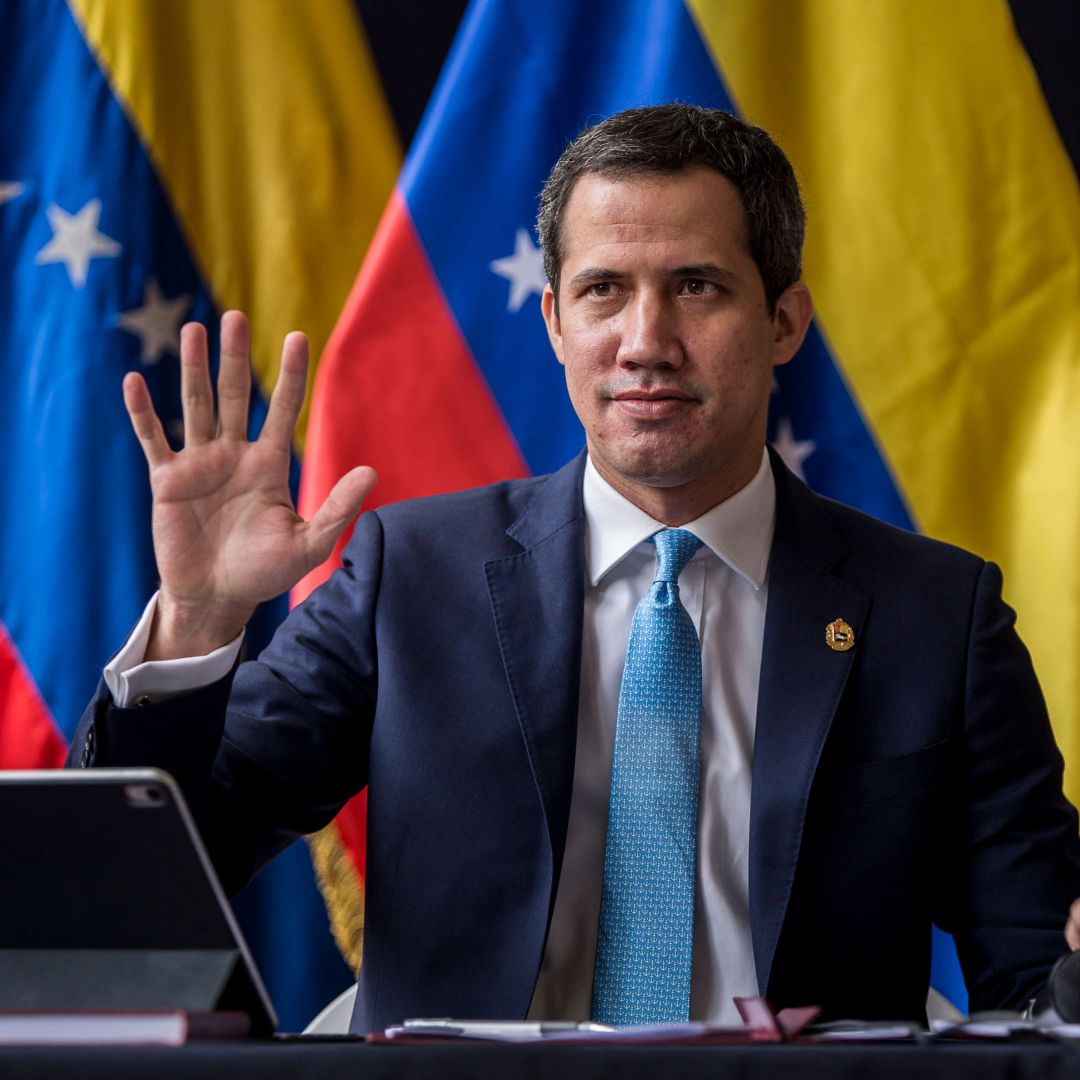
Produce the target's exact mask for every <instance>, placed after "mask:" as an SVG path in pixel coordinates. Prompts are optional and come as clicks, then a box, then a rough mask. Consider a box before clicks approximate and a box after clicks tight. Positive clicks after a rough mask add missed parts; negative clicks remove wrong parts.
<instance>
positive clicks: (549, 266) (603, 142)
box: [536, 104, 806, 310]
mask: <svg viewBox="0 0 1080 1080" xmlns="http://www.w3.org/2000/svg"><path fill="white" fill-rule="evenodd" d="M693 165H704V166H706V167H707V168H710V169H715V170H716V171H717V172H718V173H720V174H722V175H723V176H726V177H727V178H728V179H729V180H730V181H731V182H732V183H733V184H734V185H735V186H736V187H737V188H738V189H739V191H740V192H741V193H742V201H743V207H744V209H745V211H746V221H747V226H748V232H749V243H750V255H751V257H752V258H753V260H754V262H755V263H756V264H757V268H758V271H759V272H760V274H761V280H762V281H763V282H764V284H765V299H766V302H767V303H768V305H769V309H770V310H773V309H774V307H775V305H776V301H777V299H778V298H779V297H780V294H781V293H782V292H783V291H784V290H785V289H786V288H787V287H788V286H789V285H791V284H793V283H794V282H796V281H798V280H799V278H800V277H801V276H802V245H803V237H804V235H805V232H806V210H805V209H804V207H803V203H802V198H801V197H800V195H799V184H798V181H797V180H796V179H795V172H794V170H793V169H792V167H791V163H790V162H789V161H788V159H787V157H786V156H785V155H784V152H783V150H781V149H780V147H779V146H777V145H776V143H775V142H773V140H772V138H771V137H770V136H769V134H768V133H767V132H765V131H763V130H762V129H761V128H759V127H755V126H754V125H753V124H748V123H747V122H746V121H745V120H741V119H740V118H739V117H737V116H733V115H732V114H731V113H728V112H724V111H723V110H722V109H703V108H699V107H698V106H696V105H679V104H673V105H650V106H646V107H644V108H638V109H627V110H625V111H624V112H620V113H616V114H615V115H614V116H611V117H608V119H606V120H602V121H600V123H598V124H594V125H593V126H592V127H588V128H586V129H585V130H584V131H583V132H582V133H581V134H580V135H579V136H578V137H577V138H576V139H574V141H573V142H572V143H570V145H569V146H567V148H566V149H565V150H564V151H563V153H562V156H561V157H560V158H559V160H558V161H557V162H556V163H555V167H554V168H553V169H552V170H551V175H550V176H549V177H548V178H547V182H546V183H545V184H544V188H543V190H542V191H541V192H540V213H539V216H538V217H537V221H536V227H537V232H538V233H539V236H540V243H541V245H542V246H543V249H544V271H545V273H546V274H547V277H548V281H550V282H551V287H552V288H553V289H554V290H555V296H556V301H557V300H558V294H559V273H560V271H561V269H562V262H563V247H562V241H563V235H562V229H563V218H564V216H565V214H566V204H567V202H568V201H569V199H570V193H571V192H572V191H573V189H574V184H575V183H576V182H577V180H578V178H579V177H580V176H582V175H584V174H586V173H599V174H600V175H602V176H607V177H615V178H618V177H620V176H633V175H635V174H640V173H676V172H680V171H681V170H683V169H687V168H690V167H691V166H693Z"/></svg>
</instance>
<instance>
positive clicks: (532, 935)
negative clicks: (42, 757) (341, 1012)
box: [73, 106, 1080, 1030]
mask: <svg viewBox="0 0 1080 1080" xmlns="http://www.w3.org/2000/svg"><path fill="white" fill-rule="evenodd" d="M540 230H541V239H542V241H543V244H544V250H545V260H546V268H547V272H548V277H549V285H548V287H547V288H546V289H545V292H544V296H543V300H542V307H543V311H544V316H545V319H546V321H547V325H548V330H549V334H550V337H551V341H552V345H553V348H554V351H555V354H556V356H557V358H558V360H559V362H560V363H562V364H563V366H564V367H565V369H566V378H567V385H568V388H569V392H570V396H571V399H572V401H573V403H574V406H575V409H576V410H577V412H578V415H579V417H580V418H581V420H582V423H583V426H584V428H585V433H586V443H587V456H586V455H582V457H580V458H579V459H577V460H576V461H574V462H571V463H570V464H569V465H568V466H566V467H565V468H564V469H562V470H560V471H559V472H558V473H555V474H553V475H552V476H550V477H541V478H536V479H532V480H525V481H514V482H508V483H505V484H500V485H495V486H494V487H491V488H486V489H480V490H477V491H471V492H464V493H461V494H457V495H450V496H441V497H438V498H434V499H430V500H420V501H417V502H413V503H405V504H400V505H398V506H393V507H387V508H383V509H381V510H379V511H377V512H373V513H371V514H368V515H365V516H364V517H363V518H361V520H360V522H359V524H358V526H357V530H356V534H355V536H354V538H353V539H352V541H351V542H350V544H349V546H348V548H347V551H346V557H345V560H344V566H343V569H342V570H341V571H340V572H339V573H337V574H336V575H335V576H334V577H333V578H332V579H331V581H330V582H329V583H328V584H327V585H326V586H324V587H323V588H322V589H321V590H319V591H318V592H317V593H315V594H314V595H313V596H312V597H311V598H310V599H309V601H308V602H307V603H306V604H304V605H302V607H301V608H300V609H298V610H297V611H296V612H294V613H293V614H292V615H291V616H290V618H289V619H288V621H287V622H286V624H285V625H284V626H283V627H282V629H281V630H280V631H279V633H278V634H277V636H276V637H275V640H274V642H273V643H272V644H271V646H270V647H269V649H268V650H267V651H266V652H265V653H264V654H263V655H262V657H260V659H259V661H258V662H256V663H250V664H244V665H242V666H241V667H240V668H239V670H238V671H237V672H236V673H235V675H234V674H233V672H232V665H233V662H234V658H235V656H236V652H237V650H238V648H239V643H238V638H239V635H240V634H241V632H242V628H243V626H244V624H245V622H246V620H247V618H248V617H249V615H250V612H251V610H252V609H253V607H254V605H255V603H257V602H258V601H259V600H261V599H264V598H266V597H269V596H273V595H276V594H277V593H279V592H281V591H283V590H284V589H286V588H287V587H288V586H289V585H290V584H292V583H293V582H294V581H295V580H297V579H298V578H299V577H300V576H301V575H302V574H303V573H304V572H305V571H306V570H308V569H309V568H310V567H311V566H313V565H315V564H317V563H318V562H319V561H321V559H323V558H325V557H326V555H327V554H328V553H329V551H330V549H331V547H332V545H333V542H334V539H335V537H336V536H337V535H338V534H339V533H340V531H341V529H343V528H344V526H345V524H346V523H347V522H348V521H349V520H351V518H352V517H353V516H354V515H355V513H356V512H357V510H358V508H359V505H360V502H361V501H362V498H363V496H364V495H365V494H366V492H367V490H368V489H369V488H370V486H371V484H372V483H373V479H374V478H373V474H372V473H371V471H370V470H369V469H365V468H360V469H356V470H354V471H353V472H351V473H349V474H348V475H346V476H345V477H344V478H343V479H342V480H341V481H340V482H339V484H338V485H337V487H336V488H335V489H334V491H333V492H332V493H331V495H330V497H329V499H328V500H327V502H326V504H325V505H324V506H323V508H322V509H321V510H320V511H319V512H318V514H316V516H315V518H313V520H312V521H311V522H310V523H304V522H302V521H300V520H299V519H298V518H296V516H295V514H293V512H292V508H291V505H290V504H289V501H288V493H287V487H286V482H285V478H286V473H287V460H288V445H289V439H290V435H291V430H292V425H293V423H294V422H295V417H296V415H297V413H298V410H299V407H300V403H301V401H302V397H303V387H304V372H305V365H306V355H305V344H304V342H303V340H302V338H301V337H300V336H299V335H290V337H289V338H287V339H286V343H285V350H284V355H283V361H282V373H281V377H280V380H279V383H278V387H277V389H276V391H275V394H274V400H273V401H272V403H271V406H270V411H269V415H268V419H267V422H266V425H265V427H264V430H263V432H262V434H261V436H260V438H259V440H258V441H257V442H256V443H248V442H247V441H246V437H245V428H246V399H247V392H248V383H247V379H248V374H247V372H248V365H247V341H246V328H245V325H244V322H243V319H242V317H240V316H238V315H236V314H235V313H231V314H229V315H226V316H225V317H224V319H223V320H222V362H221V373H220V376H219V380H218V423H217V426H216V429H215V421H214V408H213V394H212V390H211V386H210V380H209V375H208V368H207V363H206V343H205V336H204V335H203V333H202V331H201V329H199V328H197V327H187V328H185V331H184V339H183V358H182V365H183V367H182V371H183V389H182V393H183V400H184V416H185V430H186V440H185V444H186V445H185V449H184V450H183V451H182V452H180V453H178V454H174V453H173V452H172V451H171V450H170V449H169V448H168V446H167V444H166V442H165V439H164V436H163V434H162V432H161V427H160V424H159V422H158V421H157V418H156V416H155V415H154V412H153V409H152V406H151V404H150V401H149V396H148V394H147V391H146V387H145V384H144V383H143V382H142V380H141V379H140V378H139V377H138V376H129V377H128V379H127V381H126V382H125V400H126V402H127V405H128V409H129V412H130V414H131V417H132V422H133V425H134V427H135V431H136V433H137V435H138V436H139V438H140V439H141V440H142V442H143V445H144V447H145V449H146V453H147V458H148V461H149V463H150V467H151V482H152V486H153V490H154V537H155V549H156V553H157V558H158V565H159V571H160V574H161V582H162V584H161V591H160V593H159V594H158V597H157V598H156V600H155V602H154V603H153V604H152V605H151V608H150V609H148V612H147V615H146V616H145V617H144V619H143V621H142V623H141V624H140V626H139V628H137V630H136V632H135V633H134V634H133V636H132V639H130V640H129V642H128V644H127V645H126V646H125V647H124V650H122V652H121V654H120V655H119V656H118V658H117V659H116V660H114V661H113V663H112V664H111V665H110V669H109V670H108V671H107V675H106V678H107V685H103V687H102V689H101V691H100V692H99V694H98V696H97V698H96V699H95V701H94V703H92V705H91V708H90V709H89V710H88V712H87V715H86V717H85V718H84V721H83V724H82V727H81V729H80V733H79V735H78V736H77V738H76V743H75V747H74V749H73V755H75V756H77V757H79V758H81V760H82V761H83V762H84V763H85V764H113V765H116V764H135V763H138V764H145V763H155V764H160V765H162V766H164V767H166V768H169V769H170V770H171V771H173V772H174V773H175V774H176V775H177V777H178V778H179V779H180V780H181V783H182V784H183V786H184V788H185V790H186V792H187V794H188V797H189V799H191V801H192V803H193V805H194V806H195V808H196V812H197V814H198V816H199V819H200V822H201V823H202V826H203V828H204V832H205V834H206V836H207V841H208V844H209V846H210V847H211V851H212V853H213V855H214V858H215V862H216V863H217V865H218V867H219V869H220V871H221V873H222V875H223V877H224V878H225V879H226V882H227V884H228V885H229V886H230V887H233V888H235V887H238V886H239V885H241V884H242V883H243V882H244V881H245V880H246V879H247V878H248V877H249V876H250V874H251V873H253V872H254V871H255V870H256V869H257V868H258V866H259V865H260V864H261V863H262V862H263V861H265V860H266V859H267V858H269V857H271V856H272V855H273V853H274V852H275V851H276V850H278V849H279V848H280V847H282V846H283V845H284V844H286V843H288V842H289V841H290V840H291V839H293V838H294V837H296V836H297V835H300V834H302V833H304V832H307V831H311V830H313V829H316V828H319V827H320V826H322V825H323V824H325V823H326V822H327V821H328V820H330V818H331V817H332V816H333V814H334V813H335V812H336V811H337V809H338V808H339V807H340V806H341V805H342V804H343V803H344V801H345V800H346V799H347V798H348V797H349V796H350V795H352V794H353V793H354V792H355V791H356V790H358V789H359V788H360V787H361V786H362V785H363V784H364V783H367V784H368V785H369V792H370V803H369V839H368V877H367V886H368V893H367V912H366V941H365V956H364V964H363V967H362V971H361V975H360V995H359V998H358V1003H357V1011H356V1016H355V1018H354V1026H355V1027H357V1029H359V1030H369V1029H372V1028H378V1027H380V1026H383V1025H385V1024H387V1023H389V1022H393V1021H397V1020H400V1019H402V1018H403V1017H404V1016H406V1015H440V1014H457V1015H465V1014H471V1015H483V1016H504V1017H518V1018H520V1017H523V1016H525V1015H526V1014H529V1015H532V1016H534V1017H554V1016H566V1017H573V1018H579V1019H586V1018H587V1017H588V1015H589V1011H590V1005H589V1002H590V998H591V995H592V990H593V958H594V956H595V950H596V940H597V920H598V918H599V915H598V912H599V909H600V904H601V889H602V886H605V882H604V880H603V878H604V872H605V871H604V842H605V841H604V834H605V829H606V826H607V793H608V788H609V785H610V783H611V746H612V742H613V740H614V739H615V727H616V712H617V711H618V710H619V709H621V706H620V705H618V700H619V681H620V679H621V678H622V656H623V654H624V653H625V651H626V648H627V638H628V635H629V633H630V621H631V616H632V614H633V609H634V605H635V603H636V602H637V598H638V597H640V596H641V595H643V594H644V593H645V592H646V591H648V587H649V582H650V581H651V580H652V576H653V570H654V566H655V559H654V556H653V554H652V545H651V543H650V540H649V538H650V537H651V536H652V535H653V534H655V533H656V532H657V531H658V530H663V529H665V528H681V527H685V528H686V530H687V531H688V532H691V533H693V534H694V535H695V536H696V537H697V538H698V539H700V540H701V541H702V546H701V548H700V550H699V551H698V552H697V553H696V554H695V555H694V557H693V558H692V559H691V560H690V562H689V563H688V565H687V566H686V569H685V570H684V571H683V572H682V576H681V577H680V578H679V582H680V589H681V594H682V604H683V605H684V607H685V610H686V613H687V614H688V615H689V618H690V619H691V620H692V621H693V623H694V626H695V629H696V630H697V632H698V636H699V639H700V642H701V670H702V677H701V731H700V739H701V766H700V776H701V788H700V802H699V808H698V815H697V816H698V821H697V844H696V848H697V850H696V852H691V853H690V855H689V858H690V861H691V867H692V869H693V870H694V873H695V874H696V896H695V901H694V902H695V909H694V923H693V926H694V942H693V978H692V988H691V994H690V1001H691V1012H692V1014H693V1015H695V1016H703V1017H707V1018H712V1019H726V1018H728V1017H730V1015H731V1008H730V998H731V996H732V995H733V994H753V993H755V992H758V991H760V992H762V993H767V994H768V996H769V997H770V998H771V999H772V1000H773V1001H774V1003H775V1004H777V1005H789V1004H805V1003H821V1004H823V1005H824V1006H825V1007H826V1010H827V1012H828V1014H829V1015H831V1016H834V1017H835V1016H841V1015H860V1016H864V1017H888V1016H892V1017H918V1016H919V1015H920V1012H921V1009H922V1005H923V1001H924V999H925V994H926V987H927V980H928V968H929V941H930V923H931V920H935V921H937V922H938V923H939V925H941V926H943V927H944V928H946V929H948V930H951V931H952V932H954V933H955V934H956V936H957V940H958V945H959V949H960V955H961V960H962V962H963V965H964V968H965V974H966V976H967V979H968V983H969V988H970V993H971V1000H972V1006H973V1007H975V1008H985V1007H1022V1006H1023V1004H1024V1003H1025V1002H1026V1000H1027V999H1028V998H1029V997H1030V996H1031V995H1032V994H1033V993H1034V992H1035V991H1036V990H1037V989H1038V988H1039V986H1040V985H1041V983H1042V982H1043V981H1045V978H1046V974H1047V971H1048V969H1049V966H1050V964H1051V963H1052V962H1053V961H1054V959H1055V958H1056V957H1057V956H1058V954H1059V953H1060V952H1061V951H1062V950H1063V946H1064V941H1063V938H1062V933H1061V926H1062V924H1063V921H1064V918H1065V915H1066V911H1067V908H1068V904H1069V901H1070V899H1071V898H1072V897H1073V896H1074V895H1077V894H1078V893H1080V841H1078V839H1077V829H1076V817H1075V814H1074V813H1073V811H1072V809H1071V807H1069V806H1068V804H1067V803H1066V802H1065V800H1064V798H1063V796H1062V794H1061V759H1060V755H1059V754H1058V753H1057V750H1056V748H1055V746H1054V743H1053V738H1052V735H1051V733H1050V728H1049V723H1048V721H1047V718H1046V713H1045V708H1044V706H1043V704H1042V699H1041V695H1040V693H1039V689H1038V686H1037V683H1036V681H1035V677H1034V674H1033V672H1032V669H1031V665H1030V661H1029V659H1028V657H1027V654H1026V651H1025V650H1024V648H1023V646H1022V645H1021V644H1020V642H1019V640H1018V638H1017V637H1016V635H1015V633H1014V632H1013V629H1012V613H1011V611H1010V610H1009V609H1008V608H1007V607H1006V606H1005V605H1004V603H1003V602H1002V600H1001V598H1000V575H999V574H998V572H997V570H996V569H995V568H994V567H993V566H991V565H989V564H986V563H984V562H982V560H980V559H978V558H976V557H975V556H972V555H969V554H967V553H965V552H962V551H959V550H958V549H955V548H951V547H947V546H945V545H942V544H937V543H935V542H933V541H930V540H926V539H923V538H919V537H916V536H913V535H910V534H907V533H903V532H900V531H898V530H895V529H891V528H889V527H887V526H884V525H882V524H880V523H878V522H875V521H873V520H871V519H869V518H867V517H865V516H863V515H861V514H858V513H856V512H855V511H853V510H850V509H848V508H845V507H842V506H839V505H837V504H835V503H831V502H828V501H827V500H824V499H821V498H819V497H817V496H814V495H813V494H811V493H810V492H809V491H808V490H807V489H806V488H805V487H804V486H803V485H802V484H801V483H800V482H799V481H798V480H796V479H795V478H794V477H792V476H791V475H790V473H788V472H787V470H786V469H784V467H783V465H782V464H781V463H780V462H779V461H778V460H776V459H775V458H773V459H770V458H769V457H768V456H767V455H766V454H765V451H764V445H765V420H766V412H767V408H768V401H769V392H770V386H771V381H772V371H773V368H774V367H775V366H776V365H777V364H781V363H785V362H787V361H788V360H789V359H790V358H791V357H792V356H793V355H794V353H795V352H796V350H797V349H798V346H799V344H800V343H801V341H802V339H803V336H804V335H805V332H806V329H807V326H808V324H809V321H810V318H811V302H810V297H809V293H808V292H807V290H806V288H805V286H804V285H803V284H802V283H801V281H800V280H799V278H800V255H801V245H802V236H803V211H802V206H801V202H800V200H799V196H798V189H797V185H796V183H795V179H794V176H793V174H792V172H791V169H790V166H789V165H788V163H787V161H786V159H785V158H784V157H783V154H782V153H781V152H780V151H779V149H778V148H777V147H776V146H775V144H773V143H772V141H771V140H770V139H769V138H768V136H767V135H765V133H764V132H761V131H760V130H759V129H756V128H753V127H752V126H750V125H747V124H745V123H743V122H742V121H740V120H738V119H736V118H734V117H730V116H728V115H727V114H723V113H718V112H713V111H709V110H700V109H694V108H690V107H684V106H665V107H661V108H655V109H644V110H631V111H629V112H627V113H623V114H620V115H619V116H617V117H613V118H611V119H610V120H608V121H605V122H603V123H601V124H600V125H597V126H596V127H594V128H592V129H590V130H589V131H587V132H586V133H584V134H583V135H582V136H581V137H579V139H577V140H575V142H574V143H573V144H571V146H570V147H569V148H568V149H567V151H566V152H565V153H564V155H563V156H562V158H561V159H560V161H559V163H558V164H557V165H556V167H555V170H554V171H553V173H552V176H551V178H550V179H549V181H548V184H547V186H546V187H545V191H544V194H543V196H542V199H541V214H540ZM190 657H205V659H203V660H200V661H198V662H196V664H195V666H196V667H198V668H199V671H198V673H197V674H196V675H192V674H191V672H190V671H185V670H184V669H185V667H188V668H190V667H191V666H192V662H191V661H188V660H184V659H181V658H190ZM178 664H179V665H180V668H179V671H180V673H179V674H177V670H178V668H177V665H178ZM621 722H622V721H621V719H620V721H619V723H621ZM661 775H663V774H661ZM695 856H696V862H695Z"/></svg>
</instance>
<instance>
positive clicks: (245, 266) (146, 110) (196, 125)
mask: <svg viewBox="0 0 1080 1080" xmlns="http://www.w3.org/2000/svg"><path fill="white" fill-rule="evenodd" d="M71 6H72V8H73V10H74V12H75V14H76V17H77V18H78V19H79V21H80V23H81V25H82V27H83V32H84V34H85V35H86V38H87V41H88V42H89V44H90V46H91V48H92V49H93V50H94V52H95V54H96V55H97V57H98V59H99V61H100V62H101V63H102V66H103V68H104V70H105V72H106V75H107V77H108V78H109V80H110V84H111V86H112V87H113V90H114V92H115V93H116V94H117V95H118V97H119V99H120V100H121V101H122V102H123V104H124V106H125V108H126V109H127V111H128V114H129V115H130V116H131V118H132V121H133V123H134V125H135V127H136V130H137V131H138V132H139V134H140V137H141V138H142V140H143V142H144V144H145V145H146V147H147V149H148V152H149V154H150V157H151V159H152V160H153V161H154V164H155V167H156V168H157V171H158V174H159V176H160V178H161V180H162V182H163V184H164V186H165V189H166V191H167V192H168V194H169V197H170V199H171V201H172V205H173V208H174V210H175V212H176V214H177V217H178V218H179V221H180V224H181V227H182V228H183V230H184V233H185V235H186V237H187V241H188V244H189V246H190V248H191V251H192V255H193V257H194V259H195V262H196V264H197V265H198V267H199V270H200V272H201V273H202V275H203V277H204V280H205V281H206V282H207V285H208V286H209V288H210V291H211V294H212V295H213V297H214V301H215V303H216V304H217V305H218V307H220V308H222V309H224V308H229V307H238V308H242V309H243V310H245V311H246V312H247V313H248V315H249V317H250V320H251V329H252V343H253V350H254V351H253V365H254V368H255V374H256V377H257V379H258V380H259V383H260V385H261V387H262V389H263V391H264V393H267V394H268V393H269V391H270V390H271V389H272V387H273V383H274V380H275V379H276V376H277V369H278V363H279V358H280V353H279V351H280V346H281V340H282V338H283V337H284V335H285V334H286V333H287V332H288V331H289V330H294V329H302V330H304V331H306V332H307V334H308V335H309V337H310V338H311V343H312V355H313V356H316V357H317V356H318V355H319V354H320V353H321V351H322V348H323V346H324V344H325V343H326V340H327V338H328V337H329V336H330V332H331V330H332V329H333V326H334V323H335V322H336V320H337V317H338V314H339V313H340V311H341V308H342V306H343V305H344V302H345V298H346V296H347V295H348V292H349V289H350V287H351V285H352V283H353V279H354V278H355V276H356V273H357V271H358V270H359V267H360V263H361V261H362V260H363V257H364V252H365V251H366V249H367V245H368V242H369V240H370V239H371V236H372V234H373V233H374V230H375V225H376V224H377V222H378V219H379V217H380V216H381V214H382V211H383V208H384V206H385V204H386V201H387V198H388V197H389V194H390V191H391V189H392V187H393V184H394V181H395V179H396V177H397V173H398V169H399V167H400V164H401V149H400V146H399V145H398V140H397V135H396V133H395V131H394V128H393V124H392V122H391V119H390V115H389V112H388V110H387V107H386V104H385V102H384V99H383V95H382V91H381V88H380V83H379V80H378V78H377V76H376V74H375V71H374V66H373V63H372V59H371V56H370V54H369V50H368V47H367V43H366V41H365V40H364V37H363V34H362V31H361V28H360V26H359V23H358V21H357V18H356V14H355V10H354V8H353V5H352V4H351V3H350V2H349V0H319V3H317V4H297V3H295V2H293V0H226V2H224V3H223V2H221V0H184V2H183V3H146V2H145V0H71ZM313 367H314V365H313ZM305 427H306V411H305V414H304V416H303V417H302V418H301V425H300V428H299V431H298V435H297V441H298V446H300V447H302V445H303V435H304V431H305Z"/></svg>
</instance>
